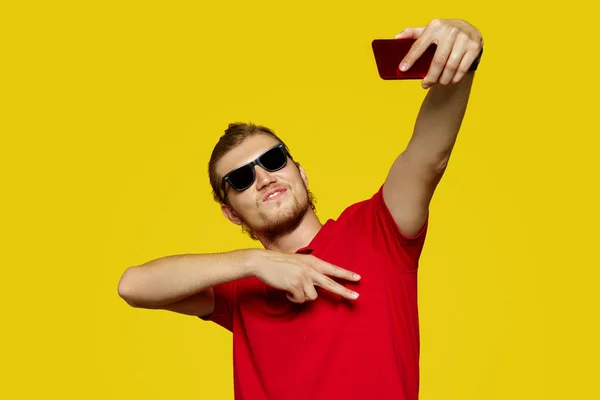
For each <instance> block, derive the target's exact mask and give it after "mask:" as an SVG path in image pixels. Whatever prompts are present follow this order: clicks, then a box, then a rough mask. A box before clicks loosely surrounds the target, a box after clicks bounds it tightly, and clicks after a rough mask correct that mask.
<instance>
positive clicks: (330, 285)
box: [312, 271, 358, 300]
mask: <svg viewBox="0 0 600 400" xmlns="http://www.w3.org/2000/svg"><path fill="white" fill-rule="evenodd" d="M312 280H313V283H314V284H315V285H317V286H319V287H320V288H323V289H325V290H328V291H330V292H331V293H335V294H339V295H340V296H342V297H345V298H347V299H350V300H356V299H358V293H356V292H355V291H353V290H350V289H348V288H345V287H343V286H342V285H340V284H339V283H337V282H336V281H334V280H333V279H331V278H330V277H328V276H325V275H323V274H321V273H319V272H316V271H315V273H314V276H313V277H312Z"/></svg>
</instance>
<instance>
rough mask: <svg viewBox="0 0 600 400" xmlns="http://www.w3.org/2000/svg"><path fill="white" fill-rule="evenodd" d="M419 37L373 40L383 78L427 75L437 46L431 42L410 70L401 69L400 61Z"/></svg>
mask: <svg viewBox="0 0 600 400" xmlns="http://www.w3.org/2000/svg"><path fill="white" fill-rule="evenodd" d="M416 40H417V39H375V40H373V42H372V44H371V45H372V47H373V54H374V56H375V63H376V64H377V70H378V72H379V76H380V77H381V79H387V80H389V79H423V78H425V76H427V72H428V71H429V67H430V66H431V62H432V61H433V56H434V55H435V51H436V49H437V46H436V45H435V44H431V46H429V47H428V48H427V50H425V52H424V53H423V54H422V55H421V57H419V58H418V59H417V61H416V62H415V63H414V64H413V66H412V67H411V68H409V69H408V71H405V72H402V71H400V62H401V61H402V59H403V58H404V56H406V54H407V53H408V51H409V50H410V48H411V47H412V45H413V43H414V42H415V41H416Z"/></svg>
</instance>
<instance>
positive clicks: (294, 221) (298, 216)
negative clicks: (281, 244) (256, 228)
mask: <svg viewBox="0 0 600 400" xmlns="http://www.w3.org/2000/svg"><path fill="white" fill-rule="evenodd" d="M307 212H308V206H305V207H302V208H300V207H295V208H294V209H287V210H276V211H275V212H274V213H273V215H271V216H270V218H268V220H267V224H265V226H264V227H263V228H262V229H260V235H261V236H265V237H267V238H269V239H271V240H272V239H275V238H277V237H279V236H283V235H286V234H288V233H290V232H292V231H294V230H295V229H296V228H297V227H298V226H299V225H300V223H301V222H302V220H303V219H304V216H305V215H306V213H307ZM257 233H258V232H257Z"/></svg>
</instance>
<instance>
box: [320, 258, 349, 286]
mask: <svg viewBox="0 0 600 400" xmlns="http://www.w3.org/2000/svg"><path fill="white" fill-rule="evenodd" d="M313 269H315V270H316V271H317V272H320V273H322V274H325V275H329V276H335V277H336V278H342V279H346V280H349V281H357V280H359V279H360V275H358V274H357V273H356V272H352V271H348V270H347V269H344V268H340V267H338V266H336V265H333V264H330V263H328V262H327V261H323V260H320V259H318V258H316V257H315V263H314V265H313Z"/></svg>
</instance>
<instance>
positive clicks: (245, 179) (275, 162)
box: [221, 143, 293, 197]
mask: <svg viewBox="0 0 600 400" xmlns="http://www.w3.org/2000/svg"><path fill="white" fill-rule="evenodd" d="M288 157H289V158H290V159H292V160H293V158H292V156H291V155H290V153H289V151H288V150H287V148H286V147H285V145H284V144H283V143H280V144H278V145H276V146H274V147H271V148H270V149H268V150H267V151H265V152H264V153H262V154H261V155H260V156H258V157H257V158H256V160H254V161H250V162H249V163H247V164H244V165H242V166H241V167H237V168H236V169H234V170H233V171H230V172H228V173H227V174H225V176H224V177H223V180H222V181H221V191H222V192H223V197H225V185H226V184H227V183H229V186H231V187H232V188H233V189H234V190H236V191H238V192H242V191H244V190H246V189H248V188H249V187H250V186H252V184H253V183H254V181H255V180H256V172H255V171H254V166H255V165H258V166H260V167H261V168H263V169H264V170H266V171H269V172H275V171H279V170H280V169H282V168H283V167H285V166H286V165H287V158H288Z"/></svg>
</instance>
